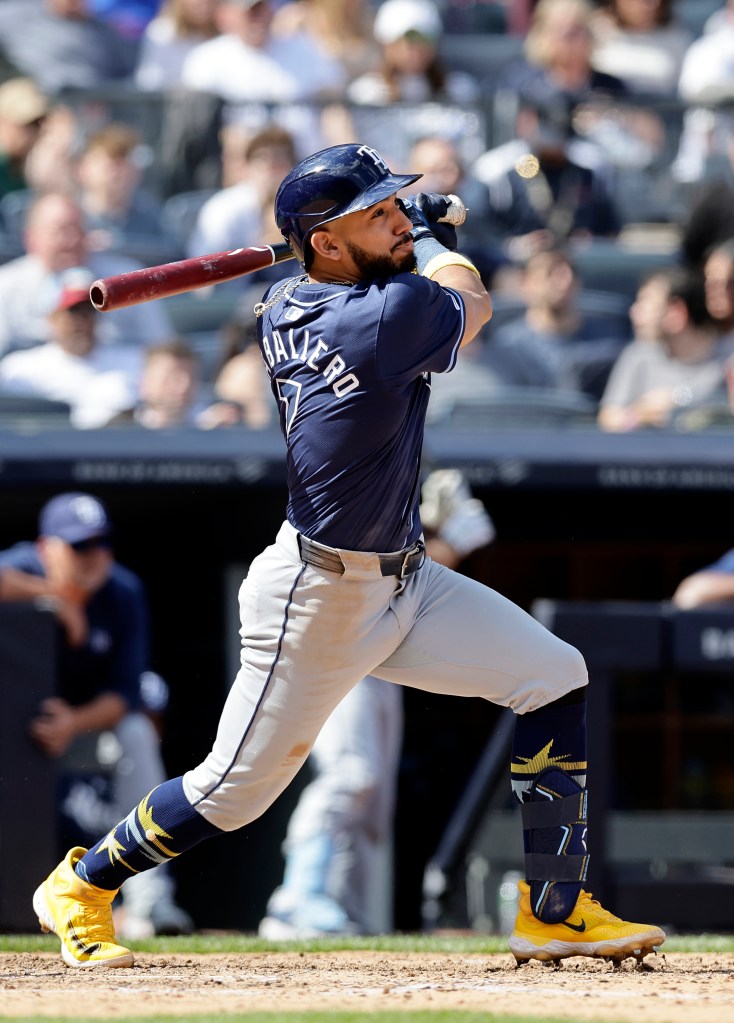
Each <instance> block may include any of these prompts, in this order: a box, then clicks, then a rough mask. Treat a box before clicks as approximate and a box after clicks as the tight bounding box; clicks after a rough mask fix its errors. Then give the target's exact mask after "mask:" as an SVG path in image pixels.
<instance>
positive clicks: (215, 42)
mask: <svg viewBox="0 0 734 1023" xmlns="http://www.w3.org/2000/svg"><path fill="white" fill-rule="evenodd" d="M273 14H274V4H273V2H272V0H220V2H219V5H218V6H217V9H216V23H217V27H218V29H219V32H220V35H218V36H216V37H215V38H213V39H209V40H207V41H206V42H203V43H200V44H199V45H198V46H196V47H195V48H194V49H193V50H192V51H191V53H190V54H189V55H188V57H187V58H186V60H185V62H184V65H183V70H182V73H181V81H182V84H183V85H184V86H185V87H187V88H189V89H195V90H198V91H202V92H208V93H211V94H212V95H214V96H218V97H220V98H221V99H222V100H224V101H225V102H226V103H231V104H238V103H247V102H256V103H289V102H293V101H297V100H308V99H321V98H329V97H334V96H337V95H339V94H340V93H341V92H342V90H343V88H344V85H345V74H344V70H343V68H342V67H341V65H340V64H339V62H338V61H337V60H335V59H334V58H333V57H330V56H329V55H328V54H327V53H326V52H325V51H323V50H321V49H320V48H319V47H318V46H317V45H316V44H315V43H314V41H313V40H312V39H309V38H308V37H306V36H304V35H297V36H293V37H290V38H277V37H275V36H274V34H273V32H272V21H273Z"/></svg>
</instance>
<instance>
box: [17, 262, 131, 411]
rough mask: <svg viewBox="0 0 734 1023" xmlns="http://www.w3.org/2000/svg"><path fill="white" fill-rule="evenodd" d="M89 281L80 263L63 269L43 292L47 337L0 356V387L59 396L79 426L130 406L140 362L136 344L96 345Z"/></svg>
mask: <svg viewBox="0 0 734 1023" xmlns="http://www.w3.org/2000/svg"><path fill="white" fill-rule="evenodd" d="M92 280H93V278H92V276H91V274H89V272H88V271H87V270H85V269H84V268H83V267H76V268H72V269H70V270H67V271H65V273H63V274H62V275H61V278H60V285H59V288H58V291H57V292H56V294H55V295H54V296H53V297H51V296H50V295H49V296H48V298H49V311H48V321H49V328H50V329H49V339H48V341H46V342H45V344H42V345H36V346H35V347H34V348H30V349H28V350H27V351H23V352H11V353H10V355H6V356H5V358H4V359H0V390H2V391H4V392H5V393H9V394H25V395H34V396H37V397H40V398H49V399H52V400H54V401H64V402H66V403H67V404H68V405H69V406H70V407H71V423H72V425H73V426H76V427H79V428H80V429H96V428H97V427H101V426H106V425H107V424H108V423H109V422H110V420H112V419H114V418H115V416H117V415H119V413H120V412H122V411H123V410H124V409H130V408H132V407H133V406H134V405H135V402H136V399H137V388H138V379H139V377H140V369H141V362H142V357H141V349H140V348H139V347H138V346H132V345H131V346H129V347H123V346H121V345H108V346H100V345H99V344H98V342H97V332H96V327H97V320H98V317H99V313H97V312H96V311H95V309H94V306H92V304H91V303H90V301H89V287H90V285H91V283H92Z"/></svg>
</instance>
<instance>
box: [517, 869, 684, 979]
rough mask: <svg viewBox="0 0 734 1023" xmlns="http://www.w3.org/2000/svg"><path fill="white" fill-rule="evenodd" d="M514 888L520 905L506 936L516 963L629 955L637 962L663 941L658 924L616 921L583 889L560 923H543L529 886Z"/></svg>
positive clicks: (615, 957) (520, 883) (623, 956)
mask: <svg viewBox="0 0 734 1023" xmlns="http://www.w3.org/2000/svg"><path fill="white" fill-rule="evenodd" d="M518 888H519V889H520V908H519V910H518V914H517V920H516V921H515V929H514V930H513V932H512V934H511V935H510V951H511V952H512V954H513V955H514V957H515V959H516V960H517V963H518V965H519V964H521V963H525V962H527V961H528V960H529V959H540V960H541V961H542V962H557V961H558V960H559V959H567V958H569V956H592V957H593V958H595V959H610V960H613V961H614V962H621V961H622V960H623V959H627V958H628V957H629V956H633V957H634V958H635V959H637V960H638V961H639V960H641V959H643V958H644V957H645V956H646V955H649V953H650V952H656V951H657V950H658V948H659V946H660V945H662V943H663V942H664V941H665V931H662V930H661V929H660V928H659V927H654V926H653V925H652V924H631V923H627V921H626V920H620V919H619V917H618V916H615V915H614V914H613V913H610V912H609V911H608V910H606V909H604V908H603V906H601V905H600V904H599V903H598V902H597V901H596V899H592V897H591V895H590V893H589V892H585V891H583V890H582V892H581V894H580V895H579V897H578V900H577V902H576V905H575V907H574V910H573V913H571V915H570V916H569V917H568V918H567V919H566V920H564V921H563V923H559V924H546V923H543V921H542V920H538V918H537V917H535V916H533V911H532V909H531V908H530V885H529V884H527V883H526V882H525V881H520V882H519V884H518Z"/></svg>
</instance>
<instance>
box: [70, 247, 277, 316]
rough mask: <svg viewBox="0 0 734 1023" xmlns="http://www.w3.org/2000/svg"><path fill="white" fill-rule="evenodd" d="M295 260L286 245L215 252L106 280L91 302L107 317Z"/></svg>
mask: <svg viewBox="0 0 734 1023" xmlns="http://www.w3.org/2000/svg"><path fill="white" fill-rule="evenodd" d="M294 258H295V257H294V255H293V252H292V250H291V248H290V246H288V245H286V244H285V242H280V243H276V244H275V245H253V246H252V247H251V248H249V249H233V250H232V251H231V252H213V253H210V254H209V255H206V256H195V257H193V258H192V259H180V260H178V261H177V262H174V263H161V264H160V266H147V267H143V268H142V269H140V270H130V271H129V272H128V273H124V274H116V275H115V276H113V277H102V278H100V279H99V280H97V281H94V282H93V283H92V286H91V287H90V289H89V300H90V302H91V303H92V305H93V306H94V308H95V309H97V310H99V312H103V313H106V312H110V311H111V310H113V309H122V308H123V307H125V306H130V305H138V304H139V303H140V302H151V301H153V299H156V298H171V297H172V296H173V295H180V294H182V293H183V292H184V291H195V290H196V289H197V288H206V287H208V286H209V285H210V284H221V283H222V282H223V281H231V280H233V279H234V278H235V277H242V276H244V274H251V273H254V272H255V271H256V270H263V269H265V267H266V266H272V265H273V264H274V263H282V262H283V261H284V260H286V259H294Z"/></svg>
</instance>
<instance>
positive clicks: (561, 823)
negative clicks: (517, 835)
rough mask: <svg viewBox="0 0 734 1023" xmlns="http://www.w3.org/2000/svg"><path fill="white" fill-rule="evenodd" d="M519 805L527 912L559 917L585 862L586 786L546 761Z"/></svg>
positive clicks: (577, 887)
mask: <svg viewBox="0 0 734 1023" xmlns="http://www.w3.org/2000/svg"><path fill="white" fill-rule="evenodd" d="M520 810H521V814H522V825H523V834H524V840H525V871H526V875H525V879H526V881H527V882H528V884H529V885H530V904H531V906H532V910H533V914H534V915H535V916H536V917H537V918H538V919H539V920H543V921H544V922H545V923H549V924H553V923H560V922H561V921H563V920H565V919H566V918H567V917H568V916H570V914H571V913H572V912H573V908H574V906H575V905H576V900H577V899H578V896H579V892H580V891H581V887H582V884H583V882H584V881H585V879H586V873H587V870H588V866H589V856H588V853H587V851H586V822H587V817H586V789H583V788H581V786H580V785H578V783H577V782H576V781H575V780H574V779H573V778H572V777H571V775H570V774H567V773H566V772H565V771H562V770H559V768H557V767H549V768H547V769H546V770H544V771H541V772H540V774H538V775H537V777H536V778H535V779H534V780H533V783H532V785H531V786H530V791H529V792H528V793H526V795H525V801H524V802H523V803H522V804H521V807H520Z"/></svg>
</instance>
